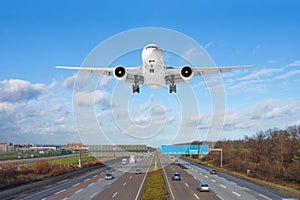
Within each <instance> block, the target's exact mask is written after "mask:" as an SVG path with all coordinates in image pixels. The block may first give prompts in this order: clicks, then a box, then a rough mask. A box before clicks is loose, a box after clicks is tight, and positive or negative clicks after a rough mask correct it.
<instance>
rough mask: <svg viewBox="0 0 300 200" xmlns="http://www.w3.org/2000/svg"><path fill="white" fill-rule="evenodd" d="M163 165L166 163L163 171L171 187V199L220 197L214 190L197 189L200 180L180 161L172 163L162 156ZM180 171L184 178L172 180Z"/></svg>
mask: <svg viewBox="0 0 300 200" xmlns="http://www.w3.org/2000/svg"><path fill="white" fill-rule="evenodd" d="M160 157H161V163H162V165H166V166H165V167H164V168H163V172H164V174H165V177H166V182H167V183H166V184H167V187H168V188H169V197H170V199H195V200H197V199H203V200H207V199H219V198H218V196H217V195H216V194H215V193H214V192H213V191H210V192H200V191H198V190H197V186H198V184H199V183H200V181H199V180H197V179H195V178H194V177H193V176H192V175H191V174H189V173H188V172H187V171H186V169H187V168H185V167H184V165H182V164H180V163H172V161H171V160H170V159H169V158H168V157H167V156H160ZM175 172H178V173H179V174H180V175H181V177H182V180H180V181H177V180H176V181H175V180H172V175H173V174H174V173H175Z"/></svg>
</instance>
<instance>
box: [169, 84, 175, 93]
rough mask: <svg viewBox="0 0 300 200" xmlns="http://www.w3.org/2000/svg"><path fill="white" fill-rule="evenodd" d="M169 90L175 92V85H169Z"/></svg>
mask: <svg viewBox="0 0 300 200" xmlns="http://www.w3.org/2000/svg"><path fill="white" fill-rule="evenodd" d="M169 91H170V93H172V92H174V93H176V85H170V87H169Z"/></svg>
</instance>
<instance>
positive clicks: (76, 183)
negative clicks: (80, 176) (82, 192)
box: [72, 183, 80, 187]
mask: <svg viewBox="0 0 300 200" xmlns="http://www.w3.org/2000/svg"><path fill="white" fill-rule="evenodd" d="M79 184H80V183H76V184H75V185H73V186H72V187H76V186H77V185H79Z"/></svg>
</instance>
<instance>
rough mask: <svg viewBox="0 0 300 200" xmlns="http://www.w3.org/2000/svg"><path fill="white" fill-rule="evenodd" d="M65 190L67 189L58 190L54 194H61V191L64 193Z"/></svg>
mask: <svg viewBox="0 0 300 200" xmlns="http://www.w3.org/2000/svg"><path fill="white" fill-rule="evenodd" d="M64 191H66V189H63V190H61V191H58V192H55V193H54V194H59V193H62V192H64Z"/></svg>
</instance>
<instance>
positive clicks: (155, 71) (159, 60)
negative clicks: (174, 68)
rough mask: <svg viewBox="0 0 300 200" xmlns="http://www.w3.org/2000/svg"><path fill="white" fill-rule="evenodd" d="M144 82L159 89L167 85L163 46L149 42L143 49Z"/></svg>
mask: <svg viewBox="0 0 300 200" xmlns="http://www.w3.org/2000/svg"><path fill="white" fill-rule="evenodd" d="M142 62H143V67H142V70H143V74H144V84H145V85H148V86H149V87H151V88H154V89H158V88H161V87H162V86H164V85H165V66H164V58H163V54H162V50H161V48H159V46H157V45H155V44H148V45H147V46H146V47H144V49H143V51H142Z"/></svg>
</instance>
